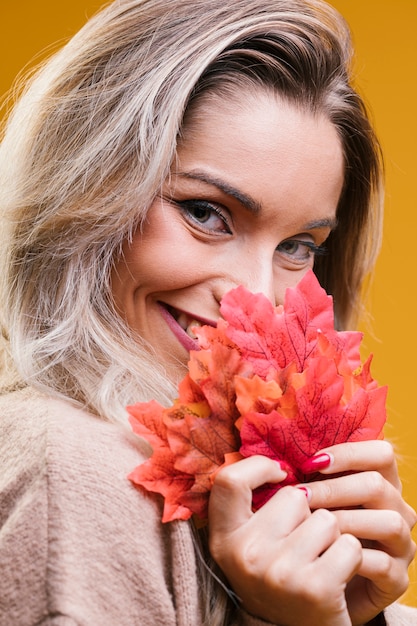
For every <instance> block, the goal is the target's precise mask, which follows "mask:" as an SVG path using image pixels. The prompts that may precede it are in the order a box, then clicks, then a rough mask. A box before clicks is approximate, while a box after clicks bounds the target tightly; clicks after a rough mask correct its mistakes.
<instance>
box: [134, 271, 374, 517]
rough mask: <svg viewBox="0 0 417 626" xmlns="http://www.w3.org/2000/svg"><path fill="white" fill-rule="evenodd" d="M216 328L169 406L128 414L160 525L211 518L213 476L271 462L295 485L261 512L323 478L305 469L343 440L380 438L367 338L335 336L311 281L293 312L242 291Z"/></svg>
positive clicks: (289, 299) (266, 489)
mask: <svg viewBox="0 0 417 626" xmlns="http://www.w3.org/2000/svg"><path fill="white" fill-rule="evenodd" d="M221 313H222V316H223V319H221V320H219V322H218V324H217V327H216V328H213V327H209V326H203V327H201V328H196V329H194V330H195V332H196V334H197V337H198V340H199V345H200V350H199V351H195V352H191V354H190V362H189V372H188V375H187V376H186V377H185V378H184V380H183V381H182V383H181V384H180V386H179V397H178V400H176V401H175V402H174V404H173V406H172V407H169V408H163V407H162V406H160V405H159V404H158V403H156V402H149V403H142V404H141V403H139V404H136V405H134V406H133V407H128V411H129V413H130V414H131V423H132V426H133V429H134V430H135V432H136V433H137V434H138V435H140V436H142V437H144V438H145V439H147V441H149V443H150V444H151V447H152V448H153V454H152V456H151V457H150V458H149V459H148V460H147V461H145V463H143V464H142V465H140V466H139V467H138V468H136V469H135V470H134V471H133V472H132V473H131V474H130V476H129V478H130V479H131V480H132V481H133V482H134V483H135V484H136V485H138V486H141V487H144V488H146V489H148V490H150V491H154V492H157V493H160V494H161V495H162V496H163V497H164V499H165V505H164V514H163V521H170V520H172V519H188V518H189V517H190V516H191V515H192V513H196V514H197V515H198V516H199V517H200V518H201V519H205V518H206V517H207V505H208V498H209V494H210V489H211V485H212V481H213V477H214V475H215V474H216V472H217V471H218V470H219V468H221V467H222V466H223V465H225V464H228V463H231V462H236V461H237V460H239V459H240V458H242V457H246V456H251V455H253V454H262V455H265V456H268V457H270V458H273V459H276V460H279V461H280V462H281V463H282V465H283V467H284V468H285V469H286V471H287V474H288V475H287V478H286V480H285V481H284V482H283V483H279V484H278V485H264V486H262V487H261V488H259V489H257V490H256V491H255V492H254V500H253V503H254V508H258V507H259V506H261V505H262V504H263V503H264V502H266V501H267V500H268V499H269V498H270V497H271V495H272V494H273V493H275V492H276V491H277V489H279V488H281V487H282V486H283V485H286V484H296V483H298V482H300V481H302V482H305V481H307V480H311V479H312V478H315V477H314V476H313V477H312V476H305V475H303V473H302V469H301V468H302V465H303V462H304V461H305V460H306V459H308V458H310V457H311V456H312V455H314V454H315V453H316V452H317V451H318V450H320V449H321V448H324V447H328V446H330V445H333V444H336V443H342V442H344V441H359V440H365V439H375V438H380V437H382V428H383V425H384V422H385V397H386V388H385V387H378V385H377V383H376V382H375V381H374V380H373V379H372V376H371V374H370V363H371V359H370V358H369V359H368V360H367V361H366V362H365V363H364V364H363V365H362V363H361V359H360V353H359V347H360V342H361V339H362V335H361V333H357V332H337V331H336V330H335V329H334V321H333V308H332V299H331V297H329V296H327V294H326V293H325V291H324V290H323V289H322V288H321V287H320V285H319V283H318V281H317V279H316V277H315V276H314V274H313V272H309V273H307V274H306V275H305V277H304V278H303V280H302V281H301V282H300V283H299V284H298V286H297V287H295V288H294V289H288V290H287V292H286V295H285V301H284V306H279V307H273V306H272V304H271V303H270V302H269V301H268V299H267V298H266V297H265V296H263V295H262V294H251V293H250V292H248V291H247V290H246V289H244V288H243V287H238V288H237V289H234V290H232V291H230V292H229V293H228V294H226V296H225V297H224V298H223V300H222V303H221Z"/></svg>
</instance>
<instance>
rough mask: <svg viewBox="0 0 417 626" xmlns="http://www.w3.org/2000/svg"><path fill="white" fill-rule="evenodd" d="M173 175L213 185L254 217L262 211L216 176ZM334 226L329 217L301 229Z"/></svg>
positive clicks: (332, 227) (202, 173)
mask: <svg viewBox="0 0 417 626" xmlns="http://www.w3.org/2000/svg"><path fill="white" fill-rule="evenodd" d="M175 174H176V175H177V176H180V177H181V178H189V179H191V180H198V181H200V182H203V183H206V184H207V185H213V186H214V187H217V189H220V191H222V192H223V193H225V194H226V195H228V196H231V197H232V198H235V200H237V201H238V202H240V204H242V206H243V207H244V208H245V209H247V210H248V211H249V212H250V213H253V214H254V215H257V214H259V213H260V212H261V210H262V206H261V204H260V203H259V202H257V200H255V199H254V198H252V196H250V195H248V194H246V193H243V192H242V191H240V190H239V189H236V187H233V185H230V184H229V183H227V182H226V181H224V180H222V179H221V178H217V177H216V176H211V175H210V174H207V173H206V172H200V171H198V170H193V171H191V172H175ZM336 226H337V218H336V217H331V218H327V217H325V218H321V219H317V220H313V221H311V222H308V223H307V224H304V225H303V227H302V230H317V229H320V228H329V229H330V230H335V228H336Z"/></svg>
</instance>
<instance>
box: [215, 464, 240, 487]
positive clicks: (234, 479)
mask: <svg viewBox="0 0 417 626" xmlns="http://www.w3.org/2000/svg"><path fill="white" fill-rule="evenodd" d="M235 465H236V464H235V463H233V464H232V465H228V466H227V467H224V468H222V469H221V470H220V471H219V472H218V473H217V474H216V476H215V478H214V485H215V486H216V487H220V488H221V489H225V490H235V489H236V488H237V487H238V486H239V484H240V481H239V470H238V468H236V467H235Z"/></svg>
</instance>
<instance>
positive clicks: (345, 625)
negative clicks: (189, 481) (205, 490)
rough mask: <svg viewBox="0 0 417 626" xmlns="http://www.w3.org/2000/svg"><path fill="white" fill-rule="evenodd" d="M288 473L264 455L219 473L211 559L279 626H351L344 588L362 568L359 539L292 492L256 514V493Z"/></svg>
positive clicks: (250, 605)
mask: <svg viewBox="0 0 417 626" xmlns="http://www.w3.org/2000/svg"><path fill="white" fill-rule="evenodd" d="M285 476H286V475H285V472H283V471H282V470H281V469H280V466H279V464H278V463H276V462H275V461H272V460H270V459H268V458H266V457H261V456H253V457H250V458H248V459H244V460H242V461H240V462H238V463H235V464H233V465H229V466H228V467H225V468H224V469H223V470H221V471H220V472H219V473H218V474H217V476H216V479H215V482H214V485H213V489H212V492H211V496H210V505H209V530H210V551H211V553H212V556H213V558H214V559H215V561H216V562H217V563H218V565H219V566H220V568H221V569H222V570H223V572H224V574H225V575H226V576H227V578H228V581H229V583H230V584H231V586H232V587H233V590H234V591H235V593H236V594H237V595H238V596H239V597H240V599H241V601H242V604H243V606H244V608H245V609H246V610H247V611H248V612H250V613H252V614H253V615H256V616H257V617H260V618H263V619H265V620H268V621H270V622H273V623H275V624H280V626H300V624H309V626H351V619H350V617H349V613H348V608H347V603H346V598H345V590H346V586H347V583H348V581H350V580H351V579H352V578H353V577H354V575H355V574H356V573H358V572H359V571H360V569H361V568H362V553H363V549H362V546H361V543H360V542H359V540H358V539H356V538H355V537H354V536H353V535H352V534H342V533H341V532H340V529H339V524H338V521H337V517H336V515H334V514H333V513H330V512H329V511H326V510H323V509H322V510H317V511H315V512H314V513H311V511H310V508H309V505H308V502H307V498H306V497H305V493H304V492H303V491H302V490H299V489H297V488H294V487H284V488H283V489H281V490H280V491H279V492H278V493H277V494H275V496H274V497H273V498H271V499H270V500H269V502H268V503H267V504H265V505H264V506H263V507H262V508H261V509H260V510H259V511H257V512H256V513H253V512H252V508H251V503H252V490H253V489H255V488H256V487H258V486H260V485H262V484H264V483H267V482H279V481H282V480H284V478H285ZM314 497H317V498H320V495H319V493H318V492H317V493H315V495H314ZM355 529H356V526H355Z"/></svg>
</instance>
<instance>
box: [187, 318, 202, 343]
mask: <svg viewBox="0 0 417 626" xmlns="http://www.w3.org/2000/svg"><path fill="white" fill-rule="evenodd" d="M194 326H201V323H200V322H198V321H197V320H193V321H192V322H190V323H189V324H188V326H187V328H186V329H185V332H186V333H187V335H188V336H189V337H191V339H197V336H196V335H195V334H194V333H193V331H192V330H191V329H192V328H193V327H194Z"/></svg>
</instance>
